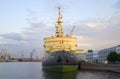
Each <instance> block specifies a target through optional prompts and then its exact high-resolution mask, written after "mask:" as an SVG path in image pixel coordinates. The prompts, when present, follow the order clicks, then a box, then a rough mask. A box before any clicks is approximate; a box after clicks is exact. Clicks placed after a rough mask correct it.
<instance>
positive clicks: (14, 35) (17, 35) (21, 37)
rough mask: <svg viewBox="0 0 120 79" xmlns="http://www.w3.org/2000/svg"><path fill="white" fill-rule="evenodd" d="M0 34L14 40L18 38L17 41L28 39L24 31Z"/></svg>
mask: <svg viewBox="0 0 120 79" xmlns="http://www.w3.org/2000/svg"><path fill="white" fill-rule="evenodd" d="M0 36H1V37H3V38H5V39H12V40H17V41H21V40H26V39H27V36H26V35H25V34H24V33H8V34H2V35H0Z"/></svg>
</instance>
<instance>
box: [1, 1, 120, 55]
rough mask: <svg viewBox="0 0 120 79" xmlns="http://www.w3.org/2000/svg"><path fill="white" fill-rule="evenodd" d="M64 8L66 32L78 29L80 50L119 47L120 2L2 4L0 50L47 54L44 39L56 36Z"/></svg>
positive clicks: (64, 27)
mask: <svg viewBox="0 0 120 79" xmlns="http://www.w3.org/2000/svg"><path fill="white" fill-rule="evenodd" d="M58 6H61V14H62V16H63V29H64V32H65V34H69V33H70V31H71V30H72V27H73V25H75V30H74V32H73V36H76V37H77V44H78V47H77V48H78V49H83V50H89V49H93V50H100V49H104V48H109V47H112V46H116V45H119V44H120V0H0V49H7V51H8V52H9V53H11V54H13V55H14V56H15V55H20V53H21V51H23V52H24V53H25V54H26V55H29V54H30V52H32V50H33V49H34V50H35V52H39V51H40V52H42V54H44V48H43V44H44V38H45V37H49V36H53V35H55V24H56V21H57V18H58V14H57V12H58V11H57V7H58Z"/></svg>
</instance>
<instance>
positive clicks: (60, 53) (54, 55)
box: [42, 7, 78, 72]
mask: <svg viewBox="0 0 120 79" xmlns="http://www.w3.org/2000/svg"><path fill="white" fill-rule="evenodd" d="M55 28H56V32H55V36H51V37H47V38H45V39H44V48H45V51H46V53H47V55H46V56H45V58H44V60H43V62H42V65H43V69H44V70H49V71H57V72H68V71H75V70H77V68H78V65H77V64H78V61H77V58H76V57H75V56H74V52H76V47H77V43H76V40H77V39H76V37H73V36H72V35H64V31H63V28H62V16H61V13H60V7H58V21H57V24H56V25H55Z"/></svg>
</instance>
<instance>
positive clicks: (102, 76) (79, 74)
mask: <svg viewBox="0 0 120 79" xmlns="http://www.w3.org/2000/svg"><path fill="white" fill-rule="evenodd" d="M41 64H42V63H41V62H2V63H0V79H120V74H119V73H113V72H108V71H88V70H84V71H83V70H82V71H76V72H68V73H57V72H50V71H47V72H46V71H43V70H42V65H41Z"/></svg>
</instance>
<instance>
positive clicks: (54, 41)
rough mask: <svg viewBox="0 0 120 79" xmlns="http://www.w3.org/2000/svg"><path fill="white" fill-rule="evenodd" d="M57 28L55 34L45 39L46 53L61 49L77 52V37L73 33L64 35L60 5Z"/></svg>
mask: <svg viewBox="0 0 120 79" xmlns="http://www.w3.org/2000/svg"><path fill="white" fill-rule="evenodd" d="M55 28H56V32H55V36H51V37H47V38H45V39H44V48H45V51H46V53H52V52H55V51H60V50H65V51H73V52H75V51H76V47H77V43H76V40H77V39H76V37H73V36H71V35H64V31H63V28H62V16H61V13H60V7H58V21H57V24H56V25H55Z"/></svg>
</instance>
